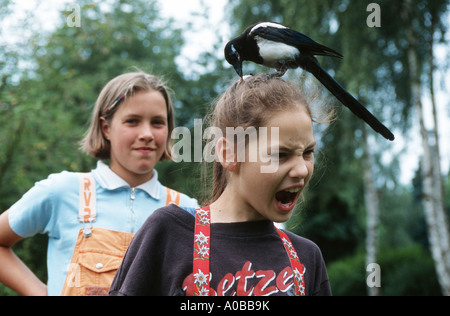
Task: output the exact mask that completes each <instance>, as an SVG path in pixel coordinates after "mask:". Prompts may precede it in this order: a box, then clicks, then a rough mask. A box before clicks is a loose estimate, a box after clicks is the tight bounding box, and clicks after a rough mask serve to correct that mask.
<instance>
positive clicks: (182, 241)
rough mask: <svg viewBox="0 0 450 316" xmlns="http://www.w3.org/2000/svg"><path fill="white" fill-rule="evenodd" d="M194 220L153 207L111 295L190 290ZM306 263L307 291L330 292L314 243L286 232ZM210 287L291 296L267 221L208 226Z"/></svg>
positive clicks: (287, 268) (288, 274)
mask: <svg viewBox="0 0 450 316" xmlns="http://www.w3.org/2000/svg"><path fill="white" fill-rule="evenodd" d="M194 226H195V218H194V217H193V216H192V215H191V214H190V213H188V212H186V211H185V210H183V209H180V208H179V207H177V206H175V205H170V206H167V207H164V208H161V209H159V210H157V211H155V212H154V213H153V214H152V215H151V216H150V217H149V218H148V219H147V221H146V223H145V224H144V225H143V226H142V227H141V229H140V230H139V231H138V232H137V234H136V235H135V237H134V239H133V241H132V242H131V245H130V247H129V248H128V251H127V253H126V255H125V257H124V260H123V262H122V265H121V267H120V269H119V271H118V272H117V274H116V277H115V279H114V281H113V284H112V285H111V288H110V295H126V296H132V295H159V296H173V295H186V293H192V287H193V281H192V280H193V251H194V250H193V249H194V247H193V245H194ZM286 234H287V235H288V237H289V238H290V239H291V242H292V243H293V245H294V247H295V249H296V251H297V254H298V256H299V258H300V262H301V263H302V264H303V265H304V266H305V273H304V276H305V287H306V295H331V289H330V284H329V282H328V276H327V272H326V268H325V263H324V260H323V257H322V254H321V252H320V249H319V248H318V247H317V245H316V244H314V243H313V242H311V241H309V240H308V239H305V238H303V237H300V236H297V235H295V234H293V233H290V232H286ZM210 272H211V282H210V291H213V293H214V294H216V295H219V296H230V295H238V296H244V295H254V296H263V295H294V294H295V289H294V279H293V274H292V269H291V264H290V261H289V257H288V255H287V253H286V250H285V248H284V246H283V243H282V241H281V239H280V236H279V235H278V233H277V231H276V229H275V227H274V225H273V223H272V222H271V221H254V222H240V223H213V224H211V249H210Z"/></svg>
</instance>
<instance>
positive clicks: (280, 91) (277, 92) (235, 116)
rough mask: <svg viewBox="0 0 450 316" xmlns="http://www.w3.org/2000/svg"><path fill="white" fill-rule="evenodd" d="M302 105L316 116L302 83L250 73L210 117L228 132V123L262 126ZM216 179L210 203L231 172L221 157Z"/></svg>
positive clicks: (233, 87)
mask: <svg viewBox="0 0 450 316" xmlns="http://www.w3.org/2000/svg"><path fill="white" fill-rule="evenodd" d="M301 107H303V108H304V109H306V111H307V113H308V114H309V115H310V116H311V120H313V115H312V113H311V109H310V106H309V104H308V102H307V100H306V98H305V96H304V94H303V93H302V92H301V91H300V89H299V88H298V87H296V86H295V85H293V84H291V83H288V82H286V81H284V80H282V79H280V78H267V77H266V76H265V75H259V76H250V77H247V78H246V79H243V80H239V81H237V82H236V83H234V84H233V85H232V86H231V87H230V88H228V89H227V91H226V92H225V93H224V94H223V95H222V96H221V97H220V98H219V99H218V101H217V103H216V106H215V108H214V110H213V112H212V113H211V114H210V116H209V118H208V121H209V125H210V126H214V127H216V128H219V129H221V131H222V133H223V135H225V131H226V127H235V128H236V127H242V128H244V129H245V128H248V127H254V128H256V129H258V128H259V127H263V126H264V124H265V123H266V122H267V121H268V120H269V119H270V117H272V116H274V115H276V113H280V112H281V111H287V110H292V109H295V108H301ZM313 121H315V120H313ZM212 180H213V186H212V192H211V194H210V197H209V199H208V200H207V201H205V202H206V203H212V202H214V201H216V200H217V199H218V198H219V197H220V195H221V194H222V193H223V191H224V190H225V187H226V185H227V173H226V171H225V169H224V168H223V167H222V165H221V164H220V162H218V161H215V162H214V165H213V179H212Z"/></svg>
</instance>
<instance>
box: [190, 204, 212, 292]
mask: <svg viewBox="0 0 450 316" xmlns="http://www.w3.org/2000/svg"><path fill="white" fill-rule="evenodd" d="M194 234H195V235H194V274H193V276H194V278H193V279H194V296H208V295H209V281H210V273H209V256H210V243H211V216H210V209H209V206H207V207H204V208H200V209H197V210H195V233H194Z"/></svg>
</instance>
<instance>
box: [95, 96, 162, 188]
mask: <svg viewBox="0 0 450 316" xmlns="http://www.w3.org/2000/svg"><path fill="white" fill-rule="evenodd" d="M102 132H103V135H104V136H105V138H106V139H108V140H109V141H110V143H111V153H110V156H111V161H110V168H111V170H112V171H114V172H115V173H116V174H117V175H119V176H120V177H121V178H122V179H124V180H125V181H126V182H127V183H128V184H129V185H130V186H132V187H135V186H138V185H140V184H143V183H145V182H147V181H148V180H150V179H151V178H152V176H153V168H154V167H155V165H156V163H157V162H158V161H159V160H160V159H161V157H162V155H163V154H164V152H165V149H166V141H167V137H168V134H169V132H168V119H167V107H166V101H165V99H164V97H163V95H162V94H161V93H160V92H158V91H155V90H150V91H138V92H137V93H136V94H135V95H134V96H132V97H130V98H128V99H126V100H125V102H124V103H122V104H120V107H119V108H118V109H117V111H116V112H115V113H114V116H113V118H112V120H111V121H110V122H109V123H108V122H107V121H106V120H105V119H102Z"/></svg>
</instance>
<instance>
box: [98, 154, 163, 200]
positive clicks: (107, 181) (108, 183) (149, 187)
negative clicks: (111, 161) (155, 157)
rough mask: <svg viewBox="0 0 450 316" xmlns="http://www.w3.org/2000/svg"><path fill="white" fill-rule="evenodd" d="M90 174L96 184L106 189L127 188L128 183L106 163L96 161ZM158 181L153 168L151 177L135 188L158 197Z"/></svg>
mask: <svg viewBox="0 0 450 316" xmlns="http://www.w3.org/2000/svg"><path fill="white" fill-rule="evenodd" d="M92 174H93V175H94V177H95V180H96V181H97V182H98V184H99V185H100V186H101V187H103V188H105V189H107V190H116V189H118V188H129V187H130V185H129V184H128V183H127V182H126V181H125V180H123V179H122V178H121V177H119V176H118V175H117V174H116V173H114V171H112V170H111V169H110V168H109V166H108V165H106V164H105V163H104V162H102V161H98V162H97V168H96V169H94V170H92ZM160 186H161V185H160V183H159V181H158V172H157V171H156V170H155V169H153V177H152V178H151V179H150V180H149V181H147V182H145V183H144V184H141V185H140V186H138V187H136V189H139V190H143V191H145V192H147V194H149V195H150V196H151V197H152V198H154V199H156V200H159V199H160Z"/></svg>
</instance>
